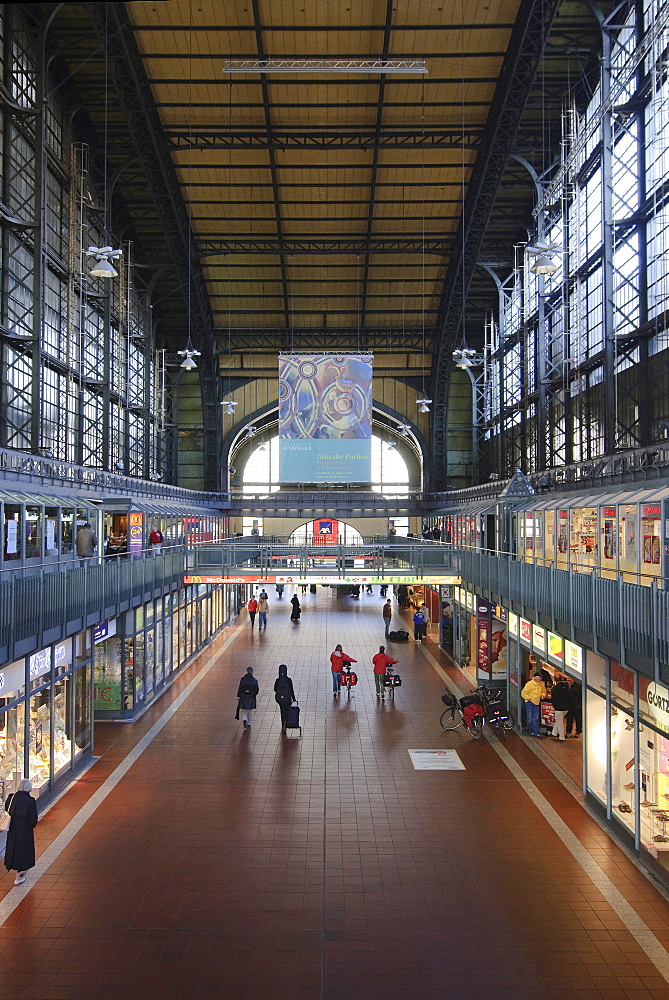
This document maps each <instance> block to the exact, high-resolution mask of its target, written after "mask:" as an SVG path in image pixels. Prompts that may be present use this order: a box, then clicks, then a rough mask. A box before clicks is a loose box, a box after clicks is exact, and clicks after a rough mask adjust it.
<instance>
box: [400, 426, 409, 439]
mask: <svg viewBox="0 0 669 1000" xmlns="http://www.w3.org/2000/svg"><path fill="white" fill-rule="evenodd" d="M397 429H398V431H399V432H400V434H401V435H402V437H405V438H406V437H409V434H410V433H411V424H398V425H397Z"/></svg>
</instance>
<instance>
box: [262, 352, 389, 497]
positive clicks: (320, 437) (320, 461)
mask: <svg viewBox="0 0 669 1000" xmlns="http://www.w3.org/2000/svg"><path fill="white" fill-rule="evenodd" d="M371 462H372V355H371V354H280V355H279V479H280V481H281V482H282V483H369V482H370V480H371Z"/></svg>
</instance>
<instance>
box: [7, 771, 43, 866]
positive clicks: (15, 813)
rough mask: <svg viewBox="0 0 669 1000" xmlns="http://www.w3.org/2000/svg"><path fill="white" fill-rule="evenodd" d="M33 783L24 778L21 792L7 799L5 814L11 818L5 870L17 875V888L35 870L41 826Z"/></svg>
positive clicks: (20, 785) (21, 782)
mask: <svg viewBox="0 0 669 1000" xmlns="http://www.w3.org/2000/svg"><path fill="white" fill-rule="evenodd" d="M32 790H33V785H32V781H29V780H28V778H23V779H22V780H21V781H20V782H19V788H18V791H17V792H15V793H14V794H13V795H8V796H7V801H6V802H5V812H8V813H9V815H10V817H11V818H10V821H9V830H8V831H7V846H6V848H5V868H6V869H7V871H8V872H11V871H15V872H16V878H15V879H14V885H22V883H23V882H25V880H26V872H27V871H28V869H29V868H34V867H35V834H34V833H33V830H34V829H35V827H36V826H37V803H36V802H35V800H34V798H33V797H32V795H31V794H30V793H31V792H32Z"/></svg>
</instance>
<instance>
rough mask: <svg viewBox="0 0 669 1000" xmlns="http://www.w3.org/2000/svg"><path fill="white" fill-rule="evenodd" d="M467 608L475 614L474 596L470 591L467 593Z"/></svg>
mask: <svg viewBox="0 0 669 1000" xmlns="http://www.w3.org/2000/svg"><path fill="white" fill-rule="evenodd" d="M467 607H468V608H469V610H470V611H471V612H472V614H473V612H474V595H473V594H470V592H469V591H467Z"/></svg>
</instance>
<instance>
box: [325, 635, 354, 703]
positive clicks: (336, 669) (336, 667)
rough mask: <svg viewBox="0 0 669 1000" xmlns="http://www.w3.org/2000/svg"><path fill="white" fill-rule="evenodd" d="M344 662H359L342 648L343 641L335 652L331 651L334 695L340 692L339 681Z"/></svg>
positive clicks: (336, 647)
mask: <svg viewBox="0 0 669 1000" xmlns="http://www.w3.org/2000/svg"><path fill="white" fill-rule="evenodd" d="M344 662H346V663H357V662H358V661H357V660H354V659H353V657H352V656H349V655H348V653H345V652H344V651H343V649H342V648H341V643H338V644H337V645H336V646H335V648H334V652H332V653H330V669H331V670H332V693H333V695H338V694H339V689H340V687H341V685H340V683H339V674H340V673H341V671H342V670H343V667H344Z"/></svg>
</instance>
